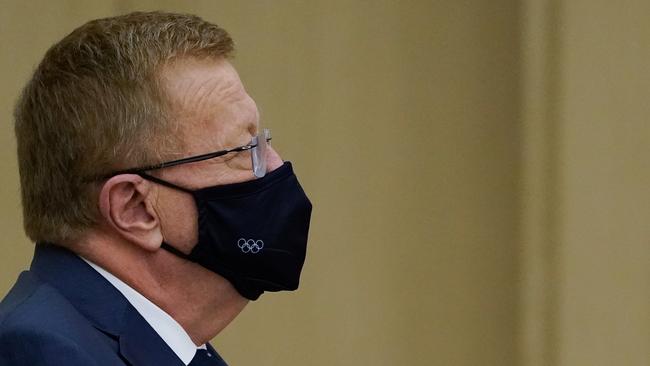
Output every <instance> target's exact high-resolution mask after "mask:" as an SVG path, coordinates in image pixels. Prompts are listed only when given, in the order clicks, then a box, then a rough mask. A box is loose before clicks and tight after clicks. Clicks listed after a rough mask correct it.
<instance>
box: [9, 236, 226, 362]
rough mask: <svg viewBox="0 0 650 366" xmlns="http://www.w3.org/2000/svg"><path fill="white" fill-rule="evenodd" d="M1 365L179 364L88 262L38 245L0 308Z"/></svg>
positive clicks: (62, 251)
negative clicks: (29, 262) (30, 260)
mask: <svg viewBox="0 0 650 366" xmlns="http://www.w3.org/2000/svg"><path fill="white" fill-rule="evenodd" d="M208 349H209V350H210V351H212V353H213V354H215V355H216V354H217V353H216V352H215V351H214V349H213V348H212V347H211V346H210V345H208ZM217 359H218V361H219V362H220V363H218V364H221V365H225V363H224V362H223V360H221V359H220V358H219V357H217ZM5 365H20V366H25V365H66V366H76V365H79V366H81V365H83V366H90V365H97V366H100V365H111V366H115V365H134V366H135V365H137V366H140V365H142V366H161V365H165V366H167V365H169V366H182V365H183V362H182V361H181V360H180V359H179V358H178V357H177V356H176V354H175V353H174V352H173V351H172V350H171V348H169V346H167V344H166V343H165V342H164V341H163V340H162V339H161V338H160V337H159V336H158V334H157V333H156V332H155V331H154V330H153V328H151V326H150V325H149V324H148V323H147V322H146V321H145V320H144V318H142V316H140V314H139V313H138V312H137V311H136V310H135V308H133V306H131V304H130V303H129V302H128V301H127V300H126V298H124V296H122V294H121V293H120V292H119V291H117V289H115V287H113V285H111V284H110V283H109V282H108V281H106V279H105V278H104V277H102V276H101V275H100V274H99V273H97V271H95V270H94V269H93V268H92V267H90V266H89V265H88V264H87V263H86V262H84V261H83V260H82V259H81V258H79V257H78V256H77V255H75V254H74V253H72V252H70V251H68V250H66V249H63V248H60V247H57V246H54V245H50V244H37V245H36V251H35V253H34V260H33V261H32V265H31V268H30V270H29V271H25V272H23V273H21V274H20V276H19V277H18V281H17V282H16V284H15V285H14V287H13V288H12V289H11V291H10V292H9V293H8V294H7V296H6V297H5V298H4V300H2V302H1V303H0V366H5Z"/></svg>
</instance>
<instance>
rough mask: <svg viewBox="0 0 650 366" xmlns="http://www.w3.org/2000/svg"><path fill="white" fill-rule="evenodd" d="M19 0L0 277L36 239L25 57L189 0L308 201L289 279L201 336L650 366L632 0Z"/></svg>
mask: <svg viewBox="0 0 650 366" xmlns="http://www.w3.org/2000/svg"><path fill="white" fill-rule="evenodd" d="M25 3H27V2H20V1H10V2H7V1H4V0H0V5H1V6H2V12H0V73H1V76H0V80H2V81H3V83H2V85H0V116H1V117H0V118H2V121H3V122H4V123H2V124H1V125H0V139H1V140H0V142H1V144H0V153H1V154H2V157H3V159H2V160H1V161H2V164H3V166H2V168H3V172H4V174H2V176H1V177H0V183H1V184H2V189H1V190H0V205H1V207H3V209H2V210H0V215H1V216H0V225H2V226H0V228H1V229H3V234H4V238H3V241H2V242H1V244H0V245H1V246H2V253H5V255H3V256H2V257H1V258H0V293H4V292H6V290H7V289H8V288H9V287H10V286H11V284H12V283H13V281H14V279H15V277H16V275H17V274H18V272H19V271H20V270H21V269H22V268H25V266H27V265H28V262H29V257H30V255H31V245H30V244H29V243H28V242H27V240H26V239H25V238H24V236H23V234H22V231H21V227H20V225H21V224H20V206H19V205H20V203H19V197H18V191H19V188H18V178H17V173H16V163H15V152H14V149H15V142H14V140H13V134H12V127H11V124H12V122H11V117H10V110H11V105H12V103H13V101H14V100H15V97H16V95H17V93H18V91H19V89H20V88H21V86H22V85H23V84H24V82H25V80H26V78H27V77H28V75H29V72H30V70H31V69H32V68H33V66H34V64H35V63H36V62H38V60H39V59H40V58H41V57H42V55H43V52H44V51H45V49H46V48H47V47H48V46H49V45H51V44H52V43H53V42H55V41H56V40H58V39H60V38H61V37H62V36H63V35H65V34H66V33H67V32H69V31H71V30H72V29H73V28H74V27H76V26H78V25H79V24H81V23H82V22H84V21H86V20H89V19H92V18H96V17H100V16H109V15H112V14H117V13H121V12H125V11H130V10H134V9H165V10H176V11H187V12H193V13H197V14H199V15H201V16H203V17H204V18H206V19H209V20H212V21H215V22H218V23H219V24H221V25H222V26H224V27H225V28H226V29H228V30H229V31H230V32H231V33H232V34H233V36H234V37H235V40H236V41H237V43H238V55H237V59H236V62H235V63H236V66H237V68H238V69H239V71H240V73H241V75H242V78H243V80H244V83H245V84H246V85H247V88H248V89H249V92H250V93H251V94H252V95H253V97H254V98H255V99H256V100H257V102H258V105H259V106H260V108H261V110H262V116H263V121H264V122H265V123H266V124H267V125H268V126H270V127H271V128H272V129H273V130H274V146H275V147H276V148H278V149H279V150H280V152H281V153H282V154H283V156H284V157H285V158H286V159H290V160H292V161H294V162H295V164H296V168H297V170H298V173H299V175H300V177H301V180H302V182H303V185H304V186H305V189H306V190H307V191H308V193H310V195H311V198H312V201H313V202H314V206H315V211H314V216H313V228H312V232H311V241H310V251H309V258H308V262H307V264H306V267H305V273H304V277H303V281H302V288H301V290H300V291H299V292H297V293H293V294H279V295H265V296H263V298H262V299H261V300H260V301H259V302H257V303H254V304H252V305H250V306H249V307H248V308H247V309H246V310H245V312H244V313H243V314H242V315H241V316H240V317H239V318H237V320H236V321H235V322H234V323H233V325H231V326H230V327H229V328H227V329H226V331H224V332H223V333H222V334H221V335H220V336H219V337H217V339H215V340H214V341H213V344H215V345H216V346H217V348H219V349H220V350H221V353H222V354H223V355H224V356H225V357H226V359H227V360H228V361H229V363H230V364H233V365H253V364H259V365H395V364H400V365H499V366H502V365H520V364H521V365H555V364H558V365H560V364H561V365H580V364H590V365H594V364H603V365H606V364H610V365H611V364H626V365H627V364H629V365H645V364H648V357H649V355H648V351H647V350H643V349H640V347H641V346H643V345H647V344H649V342H648V341H649V340H650V335H649V334H648V332H650V324H648V323H649V322H650V319H649V318H648V316H647V315H645V314H647V311H646V310H647V309H649V308H650V307H648V305H650V304H649V302H650V301H649V300H650V299H649V298H650V296H649V294H648V291H650V290H649V289H650V286H648V279H650V276H649V273H648V271H650V269H649V268H650V266H648V265H647V263H649V261H648V259H649V257H648V256H649V253H650V251H649V250H648V245H647V244H648V239H647V238H648V229H647V225H645V222H647V221H648V219H649V218H650V213H649V212H648V207H650V204H648V203H650V202H648V194H647V187H649V186H650V185H648V184H647V183H648V172H649V171H650V169H648V167H649V166H650V164H648V155H649V154H648V152H649V151H648V148H647V140H648V137H650V131H648V123H647V122H645V121H647V118H646V116H647V115H648V113H647V112H648V109H647V107H645V106H644V104H645V103H643V101H644V100H645V99H647V98H646V97H647V95H649V93H648V91H649V90H648V82H647V80H648V78H647V67H646V66H645V65H644V64H643V61H641V60H647V59H648V57H647V56H648V50H647V46H646V45H647V44H648V42H647V40H648V38H647V33H643V32H645V31H647V26H646V25H645V24H644V22H643V21H642V20H643V16H642V14H648V9H647V6H646V5H641V4H643V1H642V0H639V1H636V2H635V1H627V2H625V4H624V5H623V6H617V5H615V4H614V3H612V4H609V3H606V2H604V1H602V2H598V4H597V6H593V7H592V6H589V7H588V6H587V5H586V3H585V4H580V2H577V3H574V4H572V5H571V6H564V3H563V2H562V1H560V0H557V1H554V2H545V1H542V0H526V1H524V2H521V4H522V5H521V6H522V8H521V9H520V8H519V7H520V5H519V2H516V1H514V0H495V1H474V2H463V1H455V0H442V1H436V2H433V1H424V0H421V1H409V2H398V1H342V0H340V1H309V2H300V1H274V2H271V1H249V2H242V1H207V0H206V1H178V0H177V1H154V0H149V1H128V0H114V1H101V2H100V1H95V2H88V1H81V0H77V1H67V2H58V3H56V4H55V3H54V2H50V1H30V2H28V3H27V4H25ZM635 6H636V8H634V7H635ZM644 7H645V8H644ZM644 11H645V13H644ZM583 13H584V14H586V15H584V16H582V14H583ZM610 14H614V15H613V16H612V17H611V22H612V24H611V27H612V28H616V27H619V28H616V29H621V27H622V28H623V29H625V31H619V32H612V31H609V29H608V28H603V27H600V26H599V24H600V23H598V22H601V21H603V19H610V18H609V17H610ZM560 18H561V19H562V22H563V23H562V24H564V27H562V28H560V27H558V24H560ZM632 20H636V22H634V21H632ZM594 34H596V35H600V37H607V43H604V44H603V43H600V42H599V40H600V39H601V38H599V37H596V38H593V37H592V36H593V35H594ZM642 35H643V36H642ZM643 37H645V38H643ZM621 40H628V41H627V42H629V43H620V42H619V41H621ZM609 44H614V45H616V46H615V47H617V48H615V53H609V52H608V50H609V48H608V47H609V46H608V45H609ZM616 55H622V56H623V57H624V59H625V60H626V61H624V62H622V61H620V60H618V58H616V57H615V56H616ZM643 56H645V57H643ZM594 60H596V61H594ZM599 62H601V63H599ZM584 65H589V66H590V67H584ZM603 70H605V73H604V74H603V72H602V71H603ZM644 71H645V72H646V74H645V75H644V74H643V72H644ZM620 76H624V77H622V78H621V77H620ZM585 95H586V96H585ZM612 98H613V99H614V102H612V101H611V100H612ZM644 108H645V109H644ZM643 112H646V113H645V114H644V113H643ZM644 167H645V170H644ZM585 179H587V180H585ZM586 182H588V183H589V184H586ZM601 198H603V199H601ZM599 199H600V200H599ZM599 203H602V204H599ZM599 213H600V214H599ZM644 221H645V222H644ZM619 239H620V240H619ZM617 249H620V251H618V250H617ZM612 263H613V266H612ZM603 268H607V270H604V271H603ZM594 281H595V282H594ZM616 295H618V296H616ZM617 299H618V300H617ZM585 330H587V332H586V336H585V332H584V331H585ZM605 334H607V336H606V335H605ZM610 334H611V336H610ZM612 336H617V337H618V338H615V339H612ZM608 342H614V343H612V344H613V345H614V346H616V347H613V348H611V347H606V345H607V344H610V343H608ZM603 344H604V345H603ZM594 347H600V348H598V349H597V350H594ZM619 350H620V352H619ZM623 351H624V352H626V356H625V357H628V358H616V357H624V356H622V355H621V352H623ZM644 357H645V358H644ZM599 360H600V362H601V363H598V361H599ZM614 360H627V361H630V362H629V363H625V362H623V363H620V362H614ZM610 361H611V362H610ZM644 361H645V362H644Z"/></svg>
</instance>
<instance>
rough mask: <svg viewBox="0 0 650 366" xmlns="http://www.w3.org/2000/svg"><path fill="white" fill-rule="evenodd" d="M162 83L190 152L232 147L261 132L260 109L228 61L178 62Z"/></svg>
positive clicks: (168, 67)
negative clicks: (257, 130) (259, 128)
mask: <svg viewBox="0 0 650 366" xmlns="http://www.w3.org/2000/svg"><path fill="white" fill-rule="evenodd" d="M161 82H162V84H163V85H162V86H163V87H164V88H165V91H166V94H167V96H168V98H169V102H170V104H171V112H172V115H173V118H175V119H176V120H178V123H179V124H180V125H181V126H182V127H181V130H182V133H183V134H184V135H185V136H184V137H185V140H186V142H187V143H188V144H189V145H190V146H188V148H189V150H190V151H188V153H202V152H205V151H207V150H209V149H212V150H214V149H215V148H220V147H232V145H233V144H236V143H239V142H241V141H239V140H242V138H243V139H244V140H245V139H246V137H242V135H246V134H248V135H249V136H248V139H250V132H251V131H252V132H254V131H255V130H256V129H257V123H258V111H257V106H256V105H255V102H254V101H253V100H252V99H251V98H250V96H249V95H248V94H247V93H246V90H245V89H244V86H243V85H242V82H241V80H240V78H239V75H238V74H237V71H236V70H235V68H234V67H233V66H232V65H231V64H230V62H228V61H227V60H225V59H218V60H214V59H203V60H197V59H193V58H190V59H182V60H178V61H175V62H174V63H172V64H170V65H167V66H166V67H165V68H164V69H163V71H162V72H161ZM206 136H210V138H209V139H208V138H206ZM244 140H242V141H244ZM246 142H248V141H244V143H246Z"/></svg>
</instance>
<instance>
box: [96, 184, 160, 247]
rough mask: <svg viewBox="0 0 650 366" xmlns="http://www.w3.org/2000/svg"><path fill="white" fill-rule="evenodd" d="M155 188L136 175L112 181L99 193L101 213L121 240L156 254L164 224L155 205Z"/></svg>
mask: <svg viewBox="0 0 650 366" xmlns="http://www.w3.org/2000/svg"><path fill="white" fill-rule="evenodd" d="M153 189H154V188H153V184H151V183H150V182H148V181H146V180H145V179H143V178H142V177H140V176H139V175H136V174H121V175H116V176H114V177H112V178H110V179H109V180H108V181H107V182H106V183H104V186H103V187H102V189H101V191H100V193H99V211H100V213H101V215H102V216H103V217H104V219H105V220H106V223H107V224H108V225H109V226H110V227H111V228H112V229H113V230H114V231H115V232H116V233H117V234H118V235H120V236H122V237H123V238H124V239H126V240H127V241H129V242H131V243H133V244H135V245H138V246H139V247H141V248H143V249H145V250H149V251H154V250H157V249H158V248H159V247H160V244H161V243H162V240H163V237H162V232H161V230H160V220H159V217H158V214H157V213H156V210H155V208H154V207H153V205H152V202H154V199H153V198H154V197H153Z"/></svg>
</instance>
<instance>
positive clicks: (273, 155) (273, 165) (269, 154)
mask: <svg viewBox="0 0 650 366" xmlns="http://www.w3.org/2000/svg"><path fill="white" fill-rule="evenodd" d="M282 164H284V162H283V161H282V158H281V157H280V155H279V154H278V153H277V152H276V151H275V149H273V147H271V145H269V146H267V147H266V172H267V173H270V172H272V171H274V170H276V169H277V168H279V167H281V166H282Z"/></svg>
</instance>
